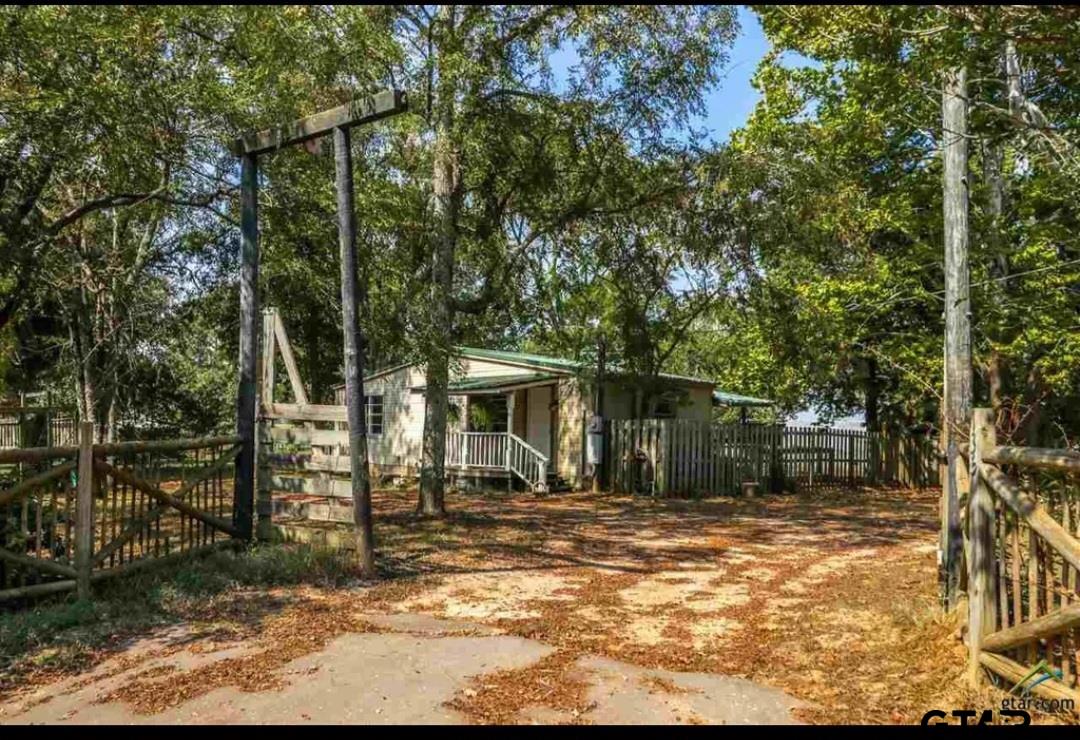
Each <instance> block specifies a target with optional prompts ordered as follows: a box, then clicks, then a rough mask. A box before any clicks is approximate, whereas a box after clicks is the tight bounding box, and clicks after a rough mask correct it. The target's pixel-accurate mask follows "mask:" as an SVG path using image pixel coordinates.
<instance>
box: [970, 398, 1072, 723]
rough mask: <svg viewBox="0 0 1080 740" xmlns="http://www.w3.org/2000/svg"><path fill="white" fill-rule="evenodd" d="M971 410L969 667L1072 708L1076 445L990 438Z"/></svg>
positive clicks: (981, 415) (987, 422)
mask: <svg viewBox="0 0 1080 740" xmlns="http://www.w3.org/2000/svg"><path fill="white" fill-rule="evenodd" d="M993 421H994V417H993V413H992V412H991V410H990V409H976V410H975V413H974V416H973V420H972V434H971V441H972V442H971V450H970V452H971V455H970V460H971V482H972V490H971V501H970V503H969V505H968V547H967V560H968V610H969V611H968V651H969V654H968V671H969V680H970V681H971V683H972V684H973V685H978V684H979V683H980V682H981V681H982V679H983V675H984V674H983V669H986V670H988V671H989V672H990V673H991V675H994V676H999V677H1001V679H1003V680H1004V681H1005V682H1006V684H1007V686H1006V688H1008V687H1014V688H1015V689H1016V690H1022V691H1025V692H1030V693H1031V694H1035V695H1037V696H1040V697H1042V698H1044V699H1050V700H1055V701H1059V702H1063V704H1062V705H1061V706H1062V707H1063V708H1067V707H1072V709H1073V711H1074V712H1075V711H1076V710H1077V708H1078V707H1080V690H1078V673H1080V665H1078V662H1077V661H1078V657H1080V656H1078V652H1077V651H1078V650H1080V539H1078V537H1080V486H1077V481H1076V477H1077V475H1078V474H1080V453H1077V452H1075V451H1070V450H1051V449H1037V448H1020V447H1004V446H998V445H997V441H996V437H995V433H994V423H993Z"/></svg>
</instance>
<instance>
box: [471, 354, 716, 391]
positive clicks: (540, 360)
mask: <svg viewBox="0 0 1080 740" xmlns="http://www.w3.org/2000/svg"><path fill="white" fill-rule="evenodd" d="M457 351H458V352H459V353H461V354H462V355H463V356H465V357H471V358H475V359H478V360H493V361H495V362H500V361H501V362H513V363H517V364H519V365H528V366H532V367H542V368H547V369H550V370H557V371H561V372H568V373H576V372H580V371H582V370H585V369H587V368H591V365H589V364H588V363H584V362H578V361H577V360H567V359H564V358H562V357H549V356H546V355H534V354H530V353H528V352H508V351H506V350H501V349H479V348H476V347H458V348H457ZM608 372H609V373H611V374H613V375H618V374H620V373H622V372H623V371H622V370H621V369H620V368H619V365H618V363H612V364H610V365H609V366H608ZM658 375H659V377H661V378H664V379H665V380H675V381H681V382H684V383H698V384H701V385H715V384H714V383H713V381H711V380H707V379H705V378H692V377H690V376H688V375H674V374H672V373H658Z"/></svg>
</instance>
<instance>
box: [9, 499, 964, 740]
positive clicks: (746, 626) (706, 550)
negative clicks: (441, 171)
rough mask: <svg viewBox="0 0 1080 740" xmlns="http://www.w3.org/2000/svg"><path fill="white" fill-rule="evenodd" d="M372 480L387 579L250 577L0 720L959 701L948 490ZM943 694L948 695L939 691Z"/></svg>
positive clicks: (769, 710) (664, 716)
mask: <svg viewBox="0 0 1080 740" xmlns="http://www.w3.org/2000/svg"><path fill="white" fill-rule="evenodd" d="M414 496H415V494H414V493H412V492H403V493H395V492H388V491H384V492H379V493H378V494H377V495H376V501H375V506H376V513H377V517H378V519H377V533H376V534H377V537H378V541H379V550H380V553H379V557H380V566H381V568H382V570H383V572H384V573H386V578H384V580H383V581H382V582H380V583H379V584H377V585H369V584H356V585H355V586H354V587H351V588H344V589H320V588H313V587H297V588H287V589H275V590H271V591H266V590H262V591H259V590H246V591H244V590H241V591H237V592H235V593H232V594H230V595H229V598H228V599H225V600H216V601H215V603H214V604H213V605H212V608H209V606H208V612H207V613H206V614H203V615H199V616H198V617H197V618H192V619H191V620H190V621H188V622H186V623H183V624H178V625H173V626H170V627H168V628H164V629H161V630H157V631H155V632H153V633H150V634H146V635H141V636H138V638H137V639H129V640H127V642H125V644H124V645H123V648H122V649H120V650H113V651H111V652H110V654H109V655H108V657H107V658H106V659H104V660H101V661H98V662H96V664H95V665H94V666H93V667H91V668H90V669H89V670H86V671H83V672H81V673H79V674H78V675H72V676H67V677H64V678H62V680H60V681H59V682H56V683H51V684H47V685H38V686H30V687H27V688H25V689H24V690H22V691H21V692H19V693H17V694H16V695H15V696H12V697H9V698H8V699H7V700H6V701H5V702H4V703H3V704H2V705H0V722H27V721H32V722H42V721H44V722H55V721H71V722H96V721H101V722H131V721H141V722H155V721H157V722H161V721H172V722H175V721H191V720H194V719H200V720H202V721H220V722H230V721H255V722H260V721H262V722H285V721H292V722H300V721H306V720H310V721H312V722H627V723H632V722H687V723H699V722H707V723H736V722H788V721H810V722H822V721H823V722H880V723H897V722H902V723H912V722H917V721H918V720H919V718H920V717H921V716H922V714H923V713H924V712H925V711H927V710H928V709H931V708H934V707H937V706H938V705H939V704H942V702H951V703H949V704H948V707H952V706H954V705H955V706H959V705H957V704H955V702H956V701H958V700H960V699H962V698H963V695H962V694H960V695H957V694H956V691H957V689H955V688H953V687H954V686H955V685H957V679H958V677H959V676H960V674H961V672H962V669H963V659H964V650H963V648H962V646H961V645H960V643H959V642H958V640H957V639H956V637H955V636H954V634H953V633H954V632H955V630H956V625H955V624H950V623H948V622H947V621H946V620H943V619H940V618H937V617H935V615H936V613H937V612H936V610H935V609H934V599H935V595H934V592H935V555H934V550H935V548H934V541H935V520H936V516H935V512H936V492H933V491H929V492H922V493H913V492H908V491H877V490H867V491H860V492H856V493H834V494H822V495H817V496H815V497H812V498H810V497H806V498H804V497H795V496H767V497H764V498H762V499H758V500H750V501H746V500H735V499H709V500H704V501H653V500H648V499H642V498H630V497H616V496H603V497H596V496H593V495H591V494H565V495H554V496H549V497H546V498H533V497H531V496H518V497H513V498H511V497H508V496H505V495H504V496H491V497H471V498H457V499H451V500H450V502H449V506H450V508H451V510H452V514H451V516H450V517H449V518H448V519H447V520H446V521H442V522H434V521H423V522H418V521H416V520H415V519H414V518H413V516H412V513H411V512H412V509H413V506H414V504H413V502H414V500H415V499H414ZM943 706H944V705H943Z"/></svg>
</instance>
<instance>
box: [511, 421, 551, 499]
mask: <svg viewBox="0 0 1080 740" xmlns="http://www.w3.org/2000/svg"><path fill="white" fill-rule="evenodd" d="M506 467H507V468H508V469H509V470H510V472H512V473H514V474H515V475H517V476H518V477H519V478H521V479H522V480H523V481H525V482H526V483H527V484H528V485H529V487H530V488H531V489H532V490H533V491H537V492H542V491H546V490H547V471H548V459H547V456H546V455H544V453H542V452H540V451H539V450H538V449H536V448H535V447H533V446H531V445H530V444H529V443H528V442H526V441H525V440H523V439H522V438H521V437H518V436H516V435H513V434H508V435H507V460H506Z"/></svg>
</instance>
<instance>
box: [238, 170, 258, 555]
mask: <svg viewBox="0 0 1080 740" xmlns="http://www.w3.org/2000/svg"><path fill="white" fill-rule="evenodd" d="M257 156H258V155H256V154H244V155H243V156H242V157H241V158H240V367H239V374H240V383H239V385H240V387H239V391H238V393H237V396H236V434H237V436H238V437H240V454H239V455H238V456H237V459H236V478H235V483H234V485H233V525H234V526H235V527H236V529H237V530H238V531H239V532H240V536H241V537H242V538H243V539H245V540H250V539H251V534H252V528H253V527H252V519H253V514H254V509H255V373H256V364H257V359H258V350H259V348H258V337H257V335H256V333H255V332H256V327H257V326H258V323H259V294H258V285H259V217H258V204H259V183H258V177H259V169H258V159H257Z"/></svg>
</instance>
